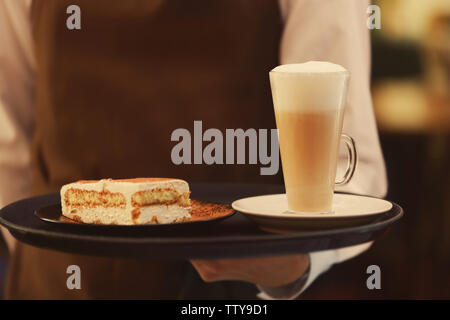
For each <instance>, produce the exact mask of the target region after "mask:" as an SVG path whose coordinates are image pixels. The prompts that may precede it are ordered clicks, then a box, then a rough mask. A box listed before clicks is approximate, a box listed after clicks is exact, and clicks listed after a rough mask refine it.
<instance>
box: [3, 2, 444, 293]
mask: <svg viewBox="0 0 450 320" xmlns="http://www.w3.org/2000/svg"><path fill="white" fill-rule="evenodd" d="M374 4H377V5H379V6H380V8H381V30H374V31H372V59H373V63H372V78H373V79H372V93H373V101H374V108H375V113H376V116H377V122H378V126H379V132H380V139H381V144H382V148H383V151H384V156H385V160H386V165H387V170H388V178H389V193H388V196H387V199H389V200H392V201H394V202H397V203H398V204H400V205H401V206H402V207H403V208H404V210H405V216H404V218H403V219H402V221H401V222H400V223H398V224H397V225H395V226H394V227H393V228H392V229H391V230H390V232H388V233H387V234H385V235H384V237H383V238H381V239H380V240H379V241H377V242H376V243H375V244H374V246H373V247H372V249H371V250H369V251H368V252H366V253H364V254H363V255H361V256H359V257H357V258H355V259H353V260H351V261H348V262H346V263H344V264H342V265H337V266H334V267H333V269H331V270H330V271H329V272H328V273H326V274H324V275H322V276H321V277H320V278H319V279H318V280H317V281H316V283H315V284H314V285H313V286H312V287H311V288H310V289H309V290H308V291H307V292H306V293H305V294H304V295H303V296H302V298H305V299H315V298H320V299H377V298H383V299H391V298H392V299H394V298H395V299H437V298H446V299H449V298H450V272H449V270H450V231H447V228H449V230H450V156H449V153H450V139H449V137H450V90H449V89H450V1H449V0H414V1H412V0H379V1H374ZM0 238H1V237H0ZM2 241H3V240H2V239H1V240H0V298H1V293H2V291H3V290H1V289H2V287H3V285H4V274H5V270H6V265H7V251H6V247H5V245H4V243H3V242H2ZM371 264H376V265H379V266H380V268H381V285H382V290H372V291H370V290H368V289H367V288H366V279H367V277H368V275H367V274H366V273H365V271H366V268H367V266H369V265H371Z"/></svg>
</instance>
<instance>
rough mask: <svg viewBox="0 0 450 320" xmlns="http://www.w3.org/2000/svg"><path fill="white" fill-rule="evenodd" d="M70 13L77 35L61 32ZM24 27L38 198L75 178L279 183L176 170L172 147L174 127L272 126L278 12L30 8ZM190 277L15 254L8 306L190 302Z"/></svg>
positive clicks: (102, 1) (243, 5)
mask: <svg viewBox="0 0 450 320" xmlns="http://www.w3.org/2000/svg"><path fill="white" fill-rule="evenodd" d="M72 4H77V5H78V6H79V7H80V8H81V19H82V20H81V21H82V25H81V26H82V29H81V30H76V31H73V30H68V29H67V28H66V19H67V17H68V16H69V15H68V14H67V13H66V8H67V7H68V6H69V5H72ZM32 20H33V31H34V35H35V49H36V55H37V64H38V71H37V79H36V81H37V96H36V98H37V104H36V127H35V136H34V141H33V153H32V154H33V165H34V182H33V187H34V193H35V194H42V193H49V192H55V191H58V190H59V188H60V187H61V185H63V184H65V183H68V182H71V181H74V180H78V179H99V178H126V177H142V176H148V177H158V176H165V177H178V178H184V179H186V180H187V181H190V182H195V181H216V182H217V181H228V182H244V181H245V182H256V183H258V182H259V183H273V182H280V174H279V175H277V176H272V177H271V176H260V175H259V168H260V166H259V165H212V166H207V165H180V166H177V165H174V164H173V163H172V161H171V149H172V148H173V146H174V145H175V144H176V143H175V142H171V141H170V137H171V133H172V131H173V130H175V129H177V128H186V129H188V130H189V131H190V132H191V133H192V134H193V123H194V120H202V121H203V130H206V129H208V128H218V129H220V130H222V132H225V128H243V129H247V128H256V129H257V128H269V129H270V128H274V127H275V122H274V117H273V109H272V104H271V98H270V88H269V82H268V71H269V70H270V69H271V68H272V67H274V66H275V65H276V64H277V60H278V44H279V39H280V30H281V22H280V17H279V12H278V3H277V1H275V0H265V1H260V0H259V1H247V0H214V1H210V0H190V1H185V0H174V1H172V0H170V1H169V0H154V1H150V0H127V1H122V0H120V1H119V0H114V1H111V0H96V1H91V0H90V1H89V0H79V1H76V0H70V1H65V0H64V1H62V0H34V2H33V10H32ZM280 171H281V170H280ZM71 264H76V265H79V266H80V268H81V271H82V289H81V290H68V289H67V287H66V279H67V277H68V275H67V274H66V268H67V266H69V265H71ZM189 268H191V267H190V265H189V263H187V262H167V261H138V260H132V259H111V258H103V257H87V256H81V255H75V254H67V253H61V252H55V251H50V250H43V249H38V248H34V247H31V246H27V245H24V244H22V243H19V244H18V246H17V250H16V252H15V254H14V256H13V257H12V261H11V265H10V270H9V274H8V281H7V288H6V297H7V298H31V299H33V298H40V299H47V298H57V299H58V298H63V299H64V298H68V299H78V298H92V299H100V298H177V297H178V298H189V295H188V296H186V294H185V293H186V292H187V291H186V288H185V287H183V286H184V285H185V284H186V275H187V271H188V270H191V271H192V269H189ZM191 276H192V274H191ZM195 285H198V284H194V286H195ZM203 287H204V286H203ZM188 291H189V290H188ZM196 295H197V296H196V297H202V294H201V293H198V292H197V293H196ZM203 297H207V296H206V295H205V296H203ZM224 298H225V296H224Z"/></svg>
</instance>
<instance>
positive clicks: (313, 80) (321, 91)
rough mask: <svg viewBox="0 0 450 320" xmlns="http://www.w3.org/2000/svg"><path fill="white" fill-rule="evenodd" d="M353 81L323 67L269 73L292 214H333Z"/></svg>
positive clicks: (305, 65)
mask: <svg viewBox="0 0 450 320" xmlns="http://www.w3.org/2000/svg"><path fill="white" fill-rule="evenodd" d="M348 79H349V74H348V72H347V70H346V69H344V68H343V67H341V66H339V65H336V64H332V63H329V62H318V61H311V62H307V63H303V64H290V65H282V66H279V67H277V68H275V69H273V70H272V71H271V72H270V83H271V88H272V96H273V103H274V110H275V116H276V122H277V128H278V136H279V143H280V152H281V161H282V167H283V174H284V180H285V186H286V194H287V199H288V205H289V209H290V210H291V211H295V212H308V213H310V212H321V213H326V212H331V211H332V200H333V193H334V187H335V177H336V167H337V159H338V154H339V144H340V140H341V131H342V123H343V117H344V106H345V100H346V92H347V83H348ZM353 151H354V150H353ZM347 171H348V170H347ZM352 171H354V168H352Z"/></svg>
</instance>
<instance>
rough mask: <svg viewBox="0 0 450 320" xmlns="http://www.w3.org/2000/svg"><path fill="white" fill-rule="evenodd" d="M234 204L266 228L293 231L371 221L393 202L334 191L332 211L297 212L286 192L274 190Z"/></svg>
mask: <svg viewBox="0 0 450 320" xmlns="http://www.w3.org/2000/svg"><path fill="white" fill-rule="evenodd" d="M232 207H233V209H234V210H236V211H239V212H241V213H243V214H245V215H246V216H247V217H248V218H250V219H252V220H253V221H255V222H256V223H257V224H258V225H259V226H260V227H261V228H262V229H264V230H269V231H275V232H286V231H287V232H292V231H301V230H311V229H315V230H316V229H317V230H322V229H323V230H326V229H333V228H341V227H352V226H356V225H361V224H364V223H368V222H371V221H374V220H375V219H376V218H377V217H378V215H381V214H383V213H386V212H387V211H389V210H391V209H392V203H390V202H389V201H386V200H383V199H377V198H371V197H365V196H359V195H351V194H342V193H335V194H334V197H333V212H332V213H295V212H291V211H289V209H288V204H287V198H286V194H273V195H265V196H257V197H250V198H243V199H239V200H237V201H234V202H233V203H232Z"/></svg>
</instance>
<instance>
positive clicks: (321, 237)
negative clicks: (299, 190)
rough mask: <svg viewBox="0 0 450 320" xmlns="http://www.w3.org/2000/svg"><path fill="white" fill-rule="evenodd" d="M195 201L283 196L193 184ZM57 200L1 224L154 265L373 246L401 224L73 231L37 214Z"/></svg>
mask: <svg viewBox="0 0 450 320" xmlns="http://www.w3.org/2000/svg"><path fill="white" fill-rule="evenodd" d="M191 190H192V198H194V199H199V200H207V201H211V202H217V203H228V204H230V203H231V202H232V201H234V200H237V199H239V198H243V197H249V196H254V195H261V194H273V193H282V192H284V187H283V186H278V185H244V184H238V185H236V184H192V185H191ZM59 201H60V197H59V194H57V193H54V194H48V195H44V196H38V197H34V198H29V199H25V200H21V201H18V202H15V203H13V204H10V205H8V206H6V207H5V208H3V209H1V210H0V224H1V225H3V226H5V227H6V228H8V229H9V231H10V232H11V234H12V235H13V236H14V237H15V238H17V239H18V240H20V241H23V242H25V243H28V244H30V245H33V246H37V247H42V248H49V249H54V250H60V251H65V252H73V253H79V254H87V255H96V256H111V257H133V258H144V259H145V258H151V259H191V258H204V259H205V258H238V257H249V256H268V255H282V254H290V253H307V252H314V251H321V250H326V249H336V248H341V247H346V246H351V245H356V244H360V243H364V242H368V241H371V240H375V239H376V238H378V237H379V236H381V235H382V234H383V233H384V232H386V231H387V230H388V229H389V227H390V226H391V225H392V224H393V223H394V222H396V221H398V220H399V219H400V218H401V217H402V215H403V210H402V208H401V207H400V206H398V205H397V204H395V203H393V207H392V209H391V210H389V211H387V212H385V213H383V214H382V215H379V216H378V218H377V219H376V220H374V221H372V222H371V223H368V224H364V225H361V226H357V227H350V228H338V229H332V230H324V231H305V232H297V233H290V234H273V233H268V232H264V231H262V230H260V229H259V228H258V227H257V226H256V225H255V224H254V223H253V222H251V221H250V220H249V219H247V218H246V217H245V216H244V215H242V214H239V213H237V214H234V215H233V216H231V217H230V218H226V219H223V220H220V221H217V222H210V223H203V224H196V225H186V226H183V225H181V224H180V225H177V226H173V227H171V226H168V227H167V228H154V229H145V228H144V229H142V228H134V229H133V226H131V227H130V228H110V229H109V228H98V229H93V228H75V227H74V226H70V227H68V226H64V225H61V224H52V223H48V222H44V221H42V220H40V219H39V218H38V217H37V216H35V214H34V211H35V210H37V209H39V208H42V207H44V206H49V205H54V204H55V203H59Z"/></svg>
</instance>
